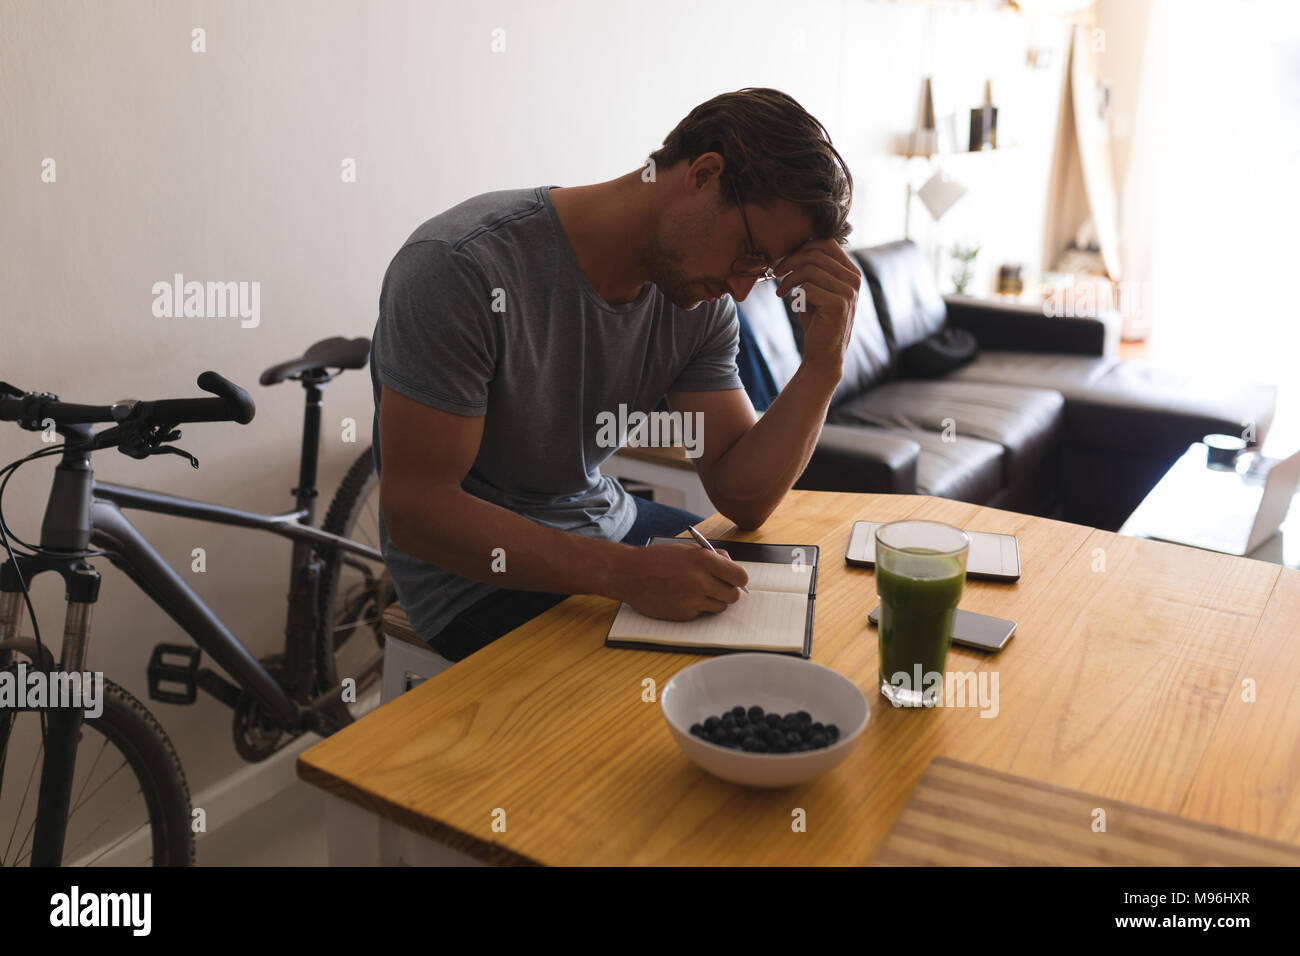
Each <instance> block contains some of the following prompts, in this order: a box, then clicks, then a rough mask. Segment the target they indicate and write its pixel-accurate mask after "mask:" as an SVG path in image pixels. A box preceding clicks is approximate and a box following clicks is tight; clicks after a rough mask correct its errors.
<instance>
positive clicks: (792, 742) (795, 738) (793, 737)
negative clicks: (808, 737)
mask: <svg viewBox="0 0 1300 956" xmlns="http://www.w3.org/2000/svg"><path fill="white" fill-rule="evenodd" d="M785 742H786V744H787V745H788V746H790V747H797V746H799V744H801V743H803V738H802V737H800V736H799V735H798V734H797V733H795V732H794V731H790V732H789V733H787V734H786V735H785Z"/></svg>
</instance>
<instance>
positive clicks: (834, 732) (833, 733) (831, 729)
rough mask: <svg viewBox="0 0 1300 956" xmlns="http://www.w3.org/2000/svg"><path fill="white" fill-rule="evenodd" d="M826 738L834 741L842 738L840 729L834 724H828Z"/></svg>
mask: <svg viewBox="0 0 1300 956" xmlns="http://www.w3.org/2000/svg"><path fill="white" fill-rule="evenodd" d="M826 736H827V737H829V738H830V739H831V740H832V741H836V740H838V739H839V736H840V728H838V727H836V726H835V725H834V724H827V725H826Z"/></svg>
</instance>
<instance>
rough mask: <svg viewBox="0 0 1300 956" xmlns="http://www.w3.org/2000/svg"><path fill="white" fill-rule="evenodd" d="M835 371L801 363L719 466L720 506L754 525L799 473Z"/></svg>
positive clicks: (741, 521) (827, 402)
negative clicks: (779, 392)
mask: <svg viewBox="0 0 1300 956" xmlns="http://www.w3.org/2000/svg"><path fill="white" fill-rule="evenodd" d="M839 379H840V376H839V370H838V369H834V370H823V369H816V368H813V367H810V366H808V365H801V366H799V369H798V370H797V371H796V372H795V374H794V376H793V377H792V378H791V379H790V381H789V382H788V383H787V384H786V386H785V388H783V389H781V394H779V395H778V396H777V397H776V399H775V401H773V402H772V404H771V406H770V407H769V408H768V409H767V411H766V412H764V413H763V416H762V417H761V418H760V419H759V420H758V421H757V422H756V423H755V424H754V427H753V428H751V429H750V430H749V431H748V432H746V433H745V434H744V435H742V436H741V437H740V439H739V440H738V441H737V442H736V443H735V444H734V445H732V446H731V448H729V449H728V450H727V452H726V454H724V455H723V456H722V457H721V458H719V460H718V464H717V480H716V482H715V485H716V489H717V495H718V497H719V498H720V499H721V500H719V501H715V502H714V504H715V505H717V507H718V510H719V511H721V512H722V513H723V514H725V515H726V516H727V517H728V518H730V519H731V520H732V521H734V522H736V524H737V525H739V526H740V527H742V528H747V529H749V528H757V527H758V526H759V525H761V524H762V523H763V522H764V521H766V520H767V517H768V515H770V514H771V513H772V512H773V511H775V510H776V507H777V505H779V504H780V503H781V499H782V498H784V497H785V494H786V492H788V491H789V490H790V488H791V486H793V485H794V483H795V481H796V480H797V479H798V478H799V476H800V475H801V474H803V470H804V468H805V467H807V465H808V459H810V458H811V457H812V453H813V449H814V448H816V447H817V439H818V438H819V437H820V436H821V430H822V423H823V422H825V421H826V410H827V408H828V407H829V405H830V401H831V395H832V394H834V392H835V386H836V385H838V384H839Z"/></svg>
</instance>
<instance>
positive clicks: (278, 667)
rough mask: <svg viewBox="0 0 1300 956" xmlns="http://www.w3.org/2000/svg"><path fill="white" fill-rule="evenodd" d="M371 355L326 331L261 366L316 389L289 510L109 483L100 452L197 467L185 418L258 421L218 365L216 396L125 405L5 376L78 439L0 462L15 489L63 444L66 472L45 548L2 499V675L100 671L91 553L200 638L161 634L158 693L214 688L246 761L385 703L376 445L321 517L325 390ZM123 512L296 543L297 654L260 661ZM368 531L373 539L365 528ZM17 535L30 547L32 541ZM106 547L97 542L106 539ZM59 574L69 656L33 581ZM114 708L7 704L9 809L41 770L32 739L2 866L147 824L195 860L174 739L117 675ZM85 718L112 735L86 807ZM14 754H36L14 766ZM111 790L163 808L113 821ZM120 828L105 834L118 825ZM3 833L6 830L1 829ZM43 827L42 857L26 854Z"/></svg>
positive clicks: (173, 698)
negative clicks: (295, 353)
mask: <svg viewBox="0 0 1300 956" xmlns="http://www.w3.org/2000/svg"><path fill="white" fill-rule="evenodd" d="M369 351H370V342H369V340H368V339H365V338H358V339H352V340H347V339H343V338H337V337H336V338H330V339H325V340H322V341H320V342H317V343H315V344H314V345H312V346H311V347H310V348H309V349H307V351H306V352H305V353H304V354H303V355H302V356H299V357H296V358H294V359H290V360H288V361H286V362H281V363H279V364H277V365H274V366H272V367H271V368H269V369H267V370H266V371H265V372H263V373H262V375H261V378H260V379H259V381H260V383H261V384H262V385H273V384H277V383H279V382H283V381H286V380H297V381H300V382H301V383H302V386H303V388H304V389H305V391H306V407H305V411H304V416H303V435H302V451H301V456H300V461H299V469H298V484H297V487H295V488H293V489H292V494H293V496H294V509H293V510H292V511H288V512H285V513H282V514H263V513H259V512H253V511H244V510H241V509H237V508H229V507H225V506H222V505H218V504H212V503H209V502H204V501H198V500H194V499H189V498H182V497H178V496H175V495H170V494H164V493H161V492H156V491H150V490H147V489H143V488H135V487H129V486H126V485H117V484H111V483H108V482H103V481H97V480H95V478H94V474H93V471H92V469H91V467H90V455H91V454H92V453H93V452H95V451H100V450H103V449H106V448H114V447H115V448H117V449H118V450H119V451H120V452H122V453H123V454H126V455H129V456H131V457H133V458H138V459H144V458H146V457H148V456H151V455H156V454H164V453H171V454H177V455H180V456H182V457H184V458H187V459H188V460H189V461H190V463H191V465H192V466H193V467H195V468H197V467H198V462H197V460H195V459H194V457H193V456H192V455H190V454H189V452H186V451H184V450H182V449H180V448H177V447H176V446H174V445H172V444H169V443H170V442H173V441H175V440H176V439H179V438H180V437H181V433H180V431H179V430H177V426H179V425H182V424H190V423H197V422H219V421H234V422H238V423H240V424H245V425H246V424H248V423H249V422H250V421H252V419H253V416H254V414H255V412H256V409H255V406H254V404H253V401H252V399H251V398H250V397H249V395H248V393H247V392H246V391H244V389H242V388H240V387H239V386H237V385H235V384H234V383H232V382H230V381H228V380H226V379H225V378H223V377H222V376H220V375H218V374H217V373H216V372H212V371H207V372H204V373H203V374H201V375H200V376H199V377H198V385H199V387H200V388H202V389H203V390H204V391H206V392H209V393H210V394H212V395H214V396H216V397H213V398H182V399H165V400H159V401H137V400H127V401H120V402H115V403H113V404H111V405H77V404H71V403H67V402H62V401H60V400H59V398H58V396H57V395H53V394H50V393H41V392H22V391H20V390H18V389H16V388H15V387H13V386H11V385H7V384H6V383H3V382H0V421H12V422H16V423H17V424H18V425H19V426H20V427H22V428H24V429H27V430H31V431H44V432H45V433H46V435H47V437H49V438H51V439H52V438H53V436H54V434H57V435H60V436H62V437H63V438H64V441H63V442H62V443H60V444H56V445H54V446H53V447H50V448H43V449H40V450H38V451H36V452H33V453H32V454H30V455H27V456H26V457H23V458H20V459H18V460H17V461H15V462H12V463H11V464H9V465H8V466H6V467H4V468H2V469H0V475H3V476H4V479H3V481H2V482H0V500H2V497H3V494H4V486H5V485H6V484H7V483H8V481H9V478H10V477H11V476H12V474H13V472H14V471H15V470H16V469H17V468H18V467H19V466H21V465H22V464H24V463H26V462H28V461H31V460H33V459H35V458H39V457H44V456H47V455H56V454H57V455H60V456H61V460H60V462H59V464H58V465H57V467H56V468H55V471H54V477H53V481H52V485H51V489H50V495H49V499H48V503H47V505H46V509H45V513H44V519H43V521H42V524H41V534H40V543H39V545H36V546H33V545H29V544H27V543H26V542H23V541H21V540H20V539H18V538H17V537H16V536H15V535H14V534H13V532H12V531H11V530H10V529H9V528H8V527H7V526H6V525H5V524H4V520H3V512H2V511H0V539H2V543H3V545H4V552H0V556H3V555H4V554H7V560H6V561H5V563H4V564H3V565H0V680H3V678H4V676H5V675H6V674H8V675H10V680H11V683H10V684H9V686H10V687H11V688H13V687H17V686H18V685H17V681H18V678H19V676H20V675H22V676H23V677H24V679H25V680H27V681H28V682H29V685H28V686H35V684H34V683H30V682H33V681H37V682H39V680H41V678H39V677H33V675H34V674H40V673H43V674H45V675H46V677H45V678H44V679H45V680H47V681H51V682H53V681H56V680H62V681H63V686H64V687H65V689H66V688H67V687H70V686H71V684H70V683H69V681H70V680H71V678H70V677H69V676H68V675H72V674H82V673H83V672H84V664H85V659H86V647H87V644H86V642H87V637H88V633H89V624H90V616H91V610H92V608H93V607H94V604H95V602H96V599H97V597H98V593H99V583H100V575H99V572H98V571H96V570H95V569H94V567H93V565H92V564H91V563H90V561H91V560H92V559H95V558H107V559H108V560H109V561H110V562H111V563H112V564H113V565H114V566H116V567H118V568H120V569H121V570H122V571H124V572H125V573H126V575H127V576H128V577H129V578H130V579H131V581H132V582H133V583H134V584H135V585H136V586H137V587H139V588H140V589H141V590H142V591H143V592H144V593H145V594H146V595H147V596H148V597H149V599H150V600H152V601H154V602H155V603H156V604H157V605H158V606H159V607H161V608H162V609H163V610H164V611H165V612H166V613H167V614H168V615H169V616H170V617H171V618H172V619H173V620H174V621H176V622H177V623H178V624H179V625H180V626H181V628H182V629H183V630H184V631H185V632H186V633H187V634H188V635H189V636H190V638H191V639H192V640H193V641H194V644H195V645H196V646H189V645H183V644H166V643H160V644H158V645H157V646H155V647H154V649H153V653H152V654H151V656H150V660H149V664H148V671H147V673H148V686H149V697H150V698H151V699H152V700H155V701H161V702H166V703H172V704H192V703H194V701H195V700H196V699H197V692H198V691H199V690H203V691H205V692H206V693H208V694H211V695H212V696H213V697H215V698H216V699H217V700H219V701H221V702H222V703H224V704H226V705H227V706H229V707H230V708H231V709H232V710H233V722H232V724H233V726H232V730H233V734H234V738H235V747H236V750H237V751H238V752H239V754H240V756H241V757H242V758H243V759H245V760H247V761H258V760H263V759H265V758H267V757H269V756H270V755H271V754H272V753H274V752H276V751H277V750H279V749H280V748H282V747H283V746H286V745H287V744H288V743H289V742H290V741H292V740H293V739H295V738H296V737H298V736H300V735H301V734H303V733H305V732H307V731H312V732H314V733H318V734H320V735H321V736H328V735H329V734H331V733H333V732H335V731H336V730H338V729H339V728H340V727H342V726H345V725H346V724H348V723H351V722H352V721H353V720H355V719H357V718H358V717H359V716H361V714H363V713H364V712H366V711H367V710H369V709H370V708H371V707H373V706H374V705H375V704H376V703H377V698H378V694H379V676H380V668H381V665H382V663H383V638H382V634H381V631H380V624H381V620H380V619H381V615H382V613H383V610H384V608H385V607H387V606H388V604H389V603H391V602H392V600H393V599H394V596H393V589H392V580H391V577H390V576H389V575H388V573H387V570H386V568H385V567H384V564H383V556H382V554H381V553H380V551H379V547H378V542H377V536H378V524H377V520H378V497H379V496H378V478H377V476H376V475H375V474H374V461H373V458H372V455H371V450H370V448H369V447H367V448H366V450H365V451H363V452H362V453H361V455H360V457H358V458H357V460H356V462H355V463H354V464H353V465H352V466H351V468H350V469H349V470H348V472H347V475H346V477H345V478H344V480H343V483H342V485H341V486H340V488H339V490H338V492H337V493H336V494H335V496H334V498H333V501H332V503H331V505H330V507H329V510H328V512H327V513H326V517H325V520H324V522H323V523H322V525H321V527H320V528H319V529H318V528H316V527H314V526H313V525H314V521H315V499H316V497H317V496H318V491H317V489H316V487H315V483H316V467H317V455H318V451H319V444H320V425H321V400H322V395H323V386H324V385H325V384H326V383H327V382H329V381H330V380H331V379H333V378H334V377H336V376H337V375H339V374H341V373H342V372H343V371H344V370H347V369H359V368H364V367H365V366H366V364H367V362H368V360H369ZM331 369H333V370H335V371H331ZM98 423H112V427H110V428H106V429H102V430H100V431H98V432H95V431H94V430H93V429H92V427H91V426H92V425H93V424H98ZM123 508H136V509H140V510H144V511H152V512H156V513H159V514H165V515H172V516H178V517H187V518H194V519H197V520H201V521H207V522H213V523H216V524H224V525H232V526H236V527H245V528H251V529H254V530H257V531H262V532H269V533H272V534H277V535H281V536H284V537H288V538H290V539H292V540H293V554H292V558H291V565H290V582H291V583H290V589H289V597H288V602H289V607H288V611H287V616H286V626H285V643H284V651H283V653H281V654H276V655H271V656H270V657H268V658H266V659H263V660H258V659H257V658H255V657H254V656H253V655H252V654H251V653H250V652H249V650H248V649H247V647H245V645H244V644H243V643H242V642H241V641H240V640H239V638H237V637H236V636H235V635H234V634H232V633H231V632H230V631H229V630H228V629H227V628H226V626H225V625H224V624H223V623H222V622H221V620H220V618H219V617H218V616H217V615H216V614H215V613H214V612H213V611H212V609H211V608H209V607H208V606H207V605H206V604H205V603H204V602H203V600H202V599H201V598H200V597H199V596H198V595H197V594H196V593H195V592H194V591H193V589H191V588H190V586H189V585H188V584H186V582H185V580H184V579H183V578H182V577H181V576H180V575H179V574H177V573H176V571H174V570H173V569H172V568H171V566H170V565H168V564H167V563H166V562H165V561H164V560H163V559H162V558H161V557H160V556H159V554H158V553H157V552H156V551H155V550H154V548H153V547H152V546H151V545H150V544H149V542H148V541H147V540H146V539H145V538H144V536H143V535H142V534H141V533H140V532H139V531H138V530H137V529H136V528H135V527H134V526H133V525H132V524H131V522H130V521H128V520H127V519H126V517H125V516H124V515H123V514H122V510H121V509H123ZM362 533H365V534H367V535H368V536H369V538H370V539H372V540H357V536H358V535H360V534H362ZM15 543H16V544H17V545H20V546H21V547H22V548H25V549H26V551H21V550H16V549H15V547H14V544H15ZM92 546H93V548H95V549H98V550H91V549H92ZM45 571H54V572H57V573H58V574H60V575H61V576H62V577H63V579H64V582H65V585H66V589H67V590H66V599H67V614H66V618H65V624H64V632H63V643H62V648H61V655H60V659H59V662H58V667H57V669H56V668H55V664H54V658H53V655H52V654H51V653H50V651H49V650H48V649H47V648H46V647H45V646H44V642H43V641H42V640H41V637H40V629H39V627H38V626H37V624H36V620H35V615H34V612H33V610H32V605H31V598H30V594H29V593H28V588H29V582H30V581H31V579H32V578H33V577H34V576H36V575H38V574H40V573H42V572H45ZM24 606H26V608H27V610H28V611H29V613H31V614H32V627H33V631H34V632H35V636H34V638H25V637H21V636H19V629H20V627H21V624H22V615H23V608H24ZM204 651H206V652H207V653H208V654H209V655H210V657H211V658H212V659H213V660H215V661H216V662H217V663H218V664H219V665H220V666H221V668H222V669H223V670H224V671H225V672H226V673H227V674H229V675H230V676H231V677H232V678H233V681H234V682H233V683H232V682H231V681H230V680H227V679H226V678H224V677H223V676H221V675H220V674H218V673H216V672H215V671H214V670H212V669H210V668H206V667H203V668H201V667H200V666H199V664H200V661H201V658H202V654H203V652H204ZM46 686H47V687H54V686H56V685H55V684H54V683H48V684H47V685H46ZM34 696H35V695H33V697H34ZM85 699H86V698H85V697H84V696H83V697H82V698H80V699H79V700H80V701H81V702H82V703H84V701H85ZM98 709H99V710H100V713H99V714H98V715H97V716H94V717H92V716H91V715H90V714H88V713H86V710H87V708H86V707H84V706H83V707H75V706H74V707H68V706H55V705H54V704H53V703H52V702H50V701H45V700H42V701H39V702H38V703H37V704H34V705H32V706H24V707H16V706H11V707H0V821H2V820H4V813H3V811H4V810H5V808H6V804H5V803H4V797H5V782H6V781H5V778H6V771H7V768H8V769H9V770H12V769H14V768H15V767H18V766H22V765H25V763H26V758H27V757H28V756H29V753H28V752H29V751H34V753H35V756H34V758H33V760H32V771H31V774H29V777H28V780H27V783H26V787H25V789H23V791H22V793H21V797H20V798H16V799H18V800H19V802H18V809H17V811H16V813H15V816H14V825H13V828H12V831H11V833H10V834H9V835H8V838H7V839H8V843H7V845H6V844H0V865H21V864H22V863H24V862H26V861H27V860H29V859H30V863H31V865H33V866H58V865H61V864H62V862H63V859H64V857H65V855H66V853H67V852H68V851H71V850H75V849H77V848H78V847H80V846H81V845H84V844H89V845H90V846H91V847H93V848H95V849H100V850H101V852H100V853H98V854H97V855H92V853H87V854H85V855H83V857H81V858H80V859H81V862H85V863H94V862H97V861H98V860H99V859H102V858H103V857H105V856H109V859H110V860H111V859H113V857H112V856H111V854H112V853H113V852H114V850H115V849H116V848H117V847H120V846H122V845H124V841H127V840H129V839H130V838H132V837H133V836H134V837H136V839H139V838H140V837H141V836H143V835H144V833H143V828H144V827H148V828H149V833H148V834H147V836H148V844H149V847H150V854H151V860H152V862H153V864H154V865H157V866H163V865H192V864H193V863H194V859H195V840H194V835H193V832H192V830H191V814H192V808H191V806H190V794H189V789H188V785H187V784H186V781H185V774H184V771H183V770H182V768H181V765H180V760H179V759H178V757H177V755H176V751H175V748H174V747H173V746H172V744H171V741H170V740H169V739H168V737H167V734H166V733H165V732H164V730H163V728H162V726H161V725H160V724H159V722H158V721H157V719H155V718H154V716H153V715H152V714H151V713H150V712H149V710H148V709H147V708H146V707H145V706H144V704H142V703H141V702H140V701H139V700H138V699H137V698H136V697H134V696H133V695H131V694H130V693H128V692H127V691H126V690H125V689H123V688H122V687H120V686H119V685H117V684H115V683H113V682H112V681H109V680H107V679H104V681H103V694H102V707H101V708H98ZM30 712H35V713H36V716H37V721H38V723H39V735H38V734H37V726H36V725H35V724H24V725H23V729H24V730H25V731H26V733H25V734H24V733H17V732H15V727H16V724H17V723H18V720H17V718H18V714H20V713H30ZM85 730H91V731H94V732H96V733H97V734H98V735H99V736H101V737H102V738H103V742H102V744H100V745H99V749H98V752H97V753H95V754H94V759H93V761H92V762H91V763H90V766H89V776H87V777H85V778H84V779H83V781H82V786H81V788H80V790H78V791H77V797H76V802H75V803H74V802H73V790H74V784H75V782H76V780H75V777H76V775H77V772H78V770H79V769H81V768H82V767H85V765H86V762H87V758H86V757H83V758H82V759H81V760H78V746H79V743H80V742H81V740H82V738H83V735H84V731H85ZM110 745H111V746H112V747H113V748H114V750H115V751H116V753H117V754H118V756H120V757H121V763H119V764H118V765H117V766H116V767H115V768H114V769H112V771H111V773H110V776H109V777H108V778H107V779H106V780H105V781H104V782H103V783H101V784H99V785H98V786H96V787H94V788H93V789H92V788H90V786H89V785H90V782H91V779H92V778H93V775H94V773H95V770H96V769H97V768H98V766H99V764H100V761H101V758H103V756H104V755H105V753H106V752H107V751H108V749H109V747H110ZM15 748H16V749H15ZM11 750H12V751H13V752H11ZM42 755H43V759H42ZM15 756H19V757H21V758H22V762H21V763H14V761H13V759H12V758H14V757H15ZM38 762H39V763H40V765H41V770H40V775H39V776H40V783H39V791H38V795H37V798H36V801H35V807H34V808H33V810H32V811H31V813H32V820H31V823H30V825H29V826H28V828H27V829H26V831H25V832H23V834H22V838H21V840H20V842H19V843H18V847H17V849H16V850H15V849H14V847H13V844H14V841H15V839H17V837H18V834H19V831H20V828H21V824H22V822H23V821H24V819H25V815H24V814H25V808H26V807H27V803H28V795H29V794H30V791H31V788H32V784H33V780H34V778H35V775H36V764H37V763H38ZM10 765H12V766H10ZM124 767H126V768H129V769H130V771H131V773H130V775H129V777H133V778H134V784H135V785H136V787H137V788H138V796H139V797H141V798H142V801H141V800H136V799H135V798H136V796H137V794H132V793H130V790H131V789H132V785H131V780H130V779H129V777H124V776H122V775H121V770H122V769H123V768H124ZM11 776H12V774H11ZM88 790H89V793H87V791H88ZM106 791H107V792H106ZM13 792H14V791H10V793H11V795H12V794H13ZM110 797H116V798H119V799H121V800H124V801H127V802H130V803H132V804H133V805H134V804H138V803H140V802H143V804H144V812H145V816H146V818H147V819H146V820H145V821H144V822H139V819H138V817H139V813H140V810H139V807H138V806H136V808H135V809H134V811H132V812H130V813H129V814H128V815H127V817H126V820H127V822H126V824H125V825H123V824H122V823H121V822H120V819H119V817H117V816H114V817H113V818H112V823H111V824H110V822H109V821H108V820H100V819H99V817H100V815H101V814H102V811H103V804H105V803H106V801H107V800H108V799H109V798H110ZM88 805H89V806H92V807H93V808H94V810H95V815H94V817H93V818H92V817H91V816H90V815H89V814H90V811H89V810H87V812H86V814H85V815H83V816H82V817H80V818H78V817H77V814H78V811H80V810H83V809H85V808H86V807H87V806H88ZM106 826H107V827H108V828H109V829H108V836H107V837H105V836H103V835H102V834H103V831H104V828H105V827H106ZM0 838H4V834H3V833H2V832H0ZM28 839H31V848H30V853H28V852H26V848H27V841H28ZM94 840H103V841H105V844H104V846H103V847H100V846H98V845H97V844H95V843H94V842H91V841H94ZM114 840H116V842H113V841H114ZM126 845H130V844H126ZM92 852H93V851H92Z"/></svg>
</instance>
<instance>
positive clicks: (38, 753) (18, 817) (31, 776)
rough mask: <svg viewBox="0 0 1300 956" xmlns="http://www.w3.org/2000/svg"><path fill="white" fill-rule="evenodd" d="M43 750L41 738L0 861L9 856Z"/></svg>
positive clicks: (25, 838)
mask: <svg viewBox="0 0 1300 956" xmlns="http://www.w3.org/2000/svg"><path fill="white" fill-rule="evenodd" d="M44 750H45V741H44V740H42V741H41V745H40V746H39V747H37V748H36V759H35V760H33V761H32V772H31V773H30V774H29V775H28V777H27V787H26V789H25V790H23V799H22V802H21V803H20V804H18V813H17V814H15V815H14V828H13V831H12V832H10V834H9V842H8V843H6V844H5V852H4V856H3V857H0V862H3V861H4V860H6V859H8V858H9V848H10V847H11V846H13V843H14V834H16V833H17V832H18V824H19V822H20V821H21V820H22V818H23V807H25V806H27V794H29V793H30V792H31V790H32V781H33V780H34V779H36V764H37V763H38V762H39V761H40V759H41V754H42V752H44ZM35 822H36V821H35V819H34V818H33V820H32V824H33V825H35ZM29 832H30V831H29ZM26 842H27V837H25V836H24V837H23V843H26ZM18 850H19V852H22V847H21V846H20V847H19V848H18Z"/></svg>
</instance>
